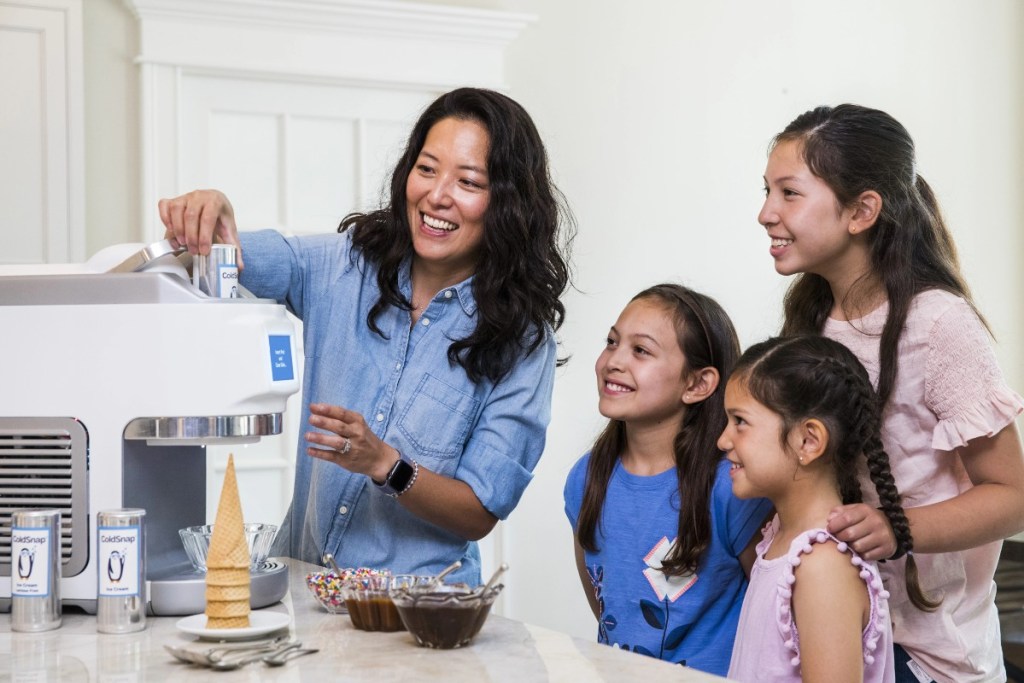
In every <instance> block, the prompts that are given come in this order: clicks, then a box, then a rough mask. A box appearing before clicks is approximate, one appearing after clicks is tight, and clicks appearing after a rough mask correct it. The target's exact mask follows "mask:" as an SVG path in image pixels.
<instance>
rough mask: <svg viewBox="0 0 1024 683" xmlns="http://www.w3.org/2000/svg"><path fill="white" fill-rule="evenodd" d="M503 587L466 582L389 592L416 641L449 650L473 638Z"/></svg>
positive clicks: (463, 644)
mask: <svg viewBox="0 0 1024 683" xmlns="http://www.w3.org/2000/svg"><path fill="white" fill-rule="evenodd" d="M502 588H504V586H503V585H502V584H498V585H496V586H493V587H491V588H488V589H486V590H485V589H484V587H483V586H480V587H478V588H472V589H471V588H469V586H467V585H465V584H461V585H458V584H453V585H442V586H421V587H413V588H408V587H399V588H395V589H394V590H392V591H390V593H389V596H390V598H391V601H392V603H394V605H395V608H396V609H397V610H398V616H399V617H400V618H401V619H402V623H403V624H404V625H405V628H406V630H408V631H409V633H411V634H412V635H413V637H414V638H415V639H416V642H417V643H419V644H420V645H422V646H423V647H432V648H437V649H440V650H450V649H452V648H456V647H463V646H465V645H469V643H471V642H472V640H473V638H474V637H476V634H477V633H479V632H480V629H481V628H482V627H483V625H484V622H485V621H486V620H487V615H488V614H490V611H491V605H492V604H494V600H495V598H497V597H498V594H499V593H500V592H501V590H502Z"/></svg>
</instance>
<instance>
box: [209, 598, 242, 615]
mask: <svg viewBox="0 0 1024 683" xmlns="http://www.w3.org/2000/svg"><path fill="white" fill-rule="evenodd" d="M249 612H250V609H249V599H248V598H246V599H245V600H226V601H224V602H219V601H215V600H207V601H206V616H207V617H209V618H215V619H224V618H227V617H248V616H249Z"/></svg>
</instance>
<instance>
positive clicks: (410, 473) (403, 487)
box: [370, 453, 420, 498]
mask: <svg viewBox="0 0 1024 683" xmlns="http://www.w3.org/2000/svg"><path fill="white" fill-rule="evenodd" d="M419 470H420V466H419V463H417V462H416V461H414V460H409V459H408V458H406V457H405V456H404V455H402V454H401V453H399V454H398V462H396V463H395V464H394V466H393V467H392V468H391V471H390V472H388V476H387V477H385V478H384V481H383V482H378V481H375V480H373V479H370V481H372V482H373V483H374V485H375V486H376V487H377V488H378V489H380V491H381V493H383V494H385V495H388V496H391V497H392V498H398V497H399V496H400V495H402V494H403V493H405V492H406V491H408V490H409V489H410V488H412V485H413V482H415V481H416V475H418V474H419Z"/></svg>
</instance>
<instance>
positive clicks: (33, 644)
mask: <svg viewBox="0 0 1024 683" xmlns="http://www.w3.org/2000/svg"><path fill="white" fill-rule="evenodd" d="M289 565H290V576H289V581H290V590H289V593H288V595H286V596H285V599H284V600H283V601H282V602H281V603H279V604H277V605H273V606H271V607H268V608H267V609H269V610H275V611H281V612H287V613H289V614H291V615H292V624H291V632H292V635H293V637H294V638H296V639H298V640H301V641H302V643H303V645H304V646H307V647H315V648H319V650H320V652H317V653H315V654H311V655H306V656H304V657H299V658H297V659H295V660H294V661H290V662H288V663H287V664H286V665H285V666H282V667H274V668H271V667H269V666H266V665H265V664H262V663H259V662H257V663H255V664H250V665H248V666H245V667H244V668H242V669H238V670H235V671H211V670H209V669H204V668H202V667H199V666H196V665H190V664H184V663H182V662H179V661H177V660H175V659H174V658H172V657H171V655H170V654H168V653H167V652H166V651H165V650H164V648H163V646H164V645H165V644H171V645H182V644H188V643H192V642H194V641H195V640H196V638H195V637H194V636H190V635H186V634H184V633H181V632H180V631H178V629H177V628H176V627H175V623H176V622H177V621H178V619H179V617H149V618H148V619H147V622H146V630H144V631H140V632H138V633H132V634H127V635H108V634H98V633H96V619H95V618H94V617H92V616H89V615H86V614H82V613H80V612H75V613H65V614H64V619H63V624H62V626H61V628H59V629H56V630H54V631H47V632H44V633H12V632H11V630H10V615H7V614H3V615H0V681H12V683H29V682H31V683H49V682H50V681H53V682H54V683H56V682H58V681H59V682H60V683H67V682H77V681H102V682H103V683H108V682H110V683H135V682H138V681H147V680H148V681H189V682H190V683H201V682H202V681H207V680H209V681H214V680H216V681H223V682H227V681H243V680H244V681H250V682H253V681H295V682H298V681H311V680H317V678H318V677H319V680H330V681H372V682H373V683H388V682H389V681H440V680H444V681H448V682H449V683H459V682H461V681H465V682H466V683H469V682H474V683H475V682H476V681H516V683H519V682H520V681H530V682H533V681H616V682H618V681H644V682H645V683H646V682H647V681H651V680H671V681H681V682H683V683H689V682H694V683H700V682H702V681H704V682H708V683H711V682H713V681H721V680H724V679H721V678H718V677H715V676H710V675H708V674H705V673H701V672H698V671H694V670H692V669H687V668H685V667H681V666H676V665H672V664H669V663H667V662H662V661H659V660H656V659H652V658H650V657H644V656H642V655H638V654H634V653H631V652H623V651H621V650H617V649H615V648H611V647H608V646H606V645H599V644H597V643H596V642H590V641H586V640H582V639H580V638H574V637H571V636H569V635H566V634H564V633H558V632H556V631H552V630H549V629H546V628H541V627H538V626H531V625H529V624H524V623H521V622H517V621H513V620H511V619H506V618H504V617H500V616H497V615H493V614H492V615H491V616H490V617H488V619H487V622H486V623H485V624H484V627H483V629H482V630H481V632H480V633H479V635H477V637H476V639H475V640H474V641H473V642H472V643H471V644H470V645H469V646H468V647H464V648H460V649H457V650H431V649H428V648H423V647H419V646H417V645H416V643H415V641H414V640H413V638H412V636H411V635H409V634H408V633H406V632H404V631H403V632H399V633H374V632H366V631H359V630H356V629H355V628H353V627H352V623H351V621H350V620H349V617H348V616H347V615H335V614H328V613H327V612H325V611H324V610H323V609H322V608H321V607H320V606H319V605H318V604H317V603H316V601H315V600H314V598H313V597H312V596H311V595H309V593H308V591H307V590H306V587H305V576H306V573H307V572H309V571H313V570H315V569H318V568H314V567H313V566H312V565H307V564H304V563H301V562H295V561H289Z"/></svg>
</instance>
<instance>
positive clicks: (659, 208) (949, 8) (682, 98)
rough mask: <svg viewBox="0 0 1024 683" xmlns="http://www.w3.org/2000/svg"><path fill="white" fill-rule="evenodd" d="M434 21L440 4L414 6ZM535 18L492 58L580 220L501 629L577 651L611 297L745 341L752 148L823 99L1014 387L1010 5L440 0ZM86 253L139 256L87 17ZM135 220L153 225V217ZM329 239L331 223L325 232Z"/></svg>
mask: <svg viewBox="0 0 1024 683" xmlns="http://www.w3.org/2000/svg"><path fill="white" fill-rule="evenodd" d="M434 4H443V3H434ZM451 4H459V5H462V6H473V7H482V8H490V9H501V10H509V11H517V12H529V13H532V14H535V15H537V16H538V18H539V21H538V22H537V23H536V24H535V25H533V26H531V27H529V28H527V29H526V31H525V32H524V34H523V35H522V36H521V37H520V38H519V39H518V40H517V41H516V42H515V43H514V44H513V45H512V47H511V48H510V49H509V52H508V55H507V56H508V64H509V69H508V74H507V76H508V83H509V86H510V93H511V94H512V95H513V96H514V97H516V99H518V100H519V101H520V102H522V103H523V104H524V106H526V108H527V109H528V110H529V111H530V112H531V113H532V114H533V116H534V118H535V120H536V121H537V123H538V126H539V127H540V129H541V132H542V134H543V135H544V138H545V140H546V141H547V144H548V146H549V152H550V154H551V159H552V164H553V167H554V170H555V174H556V179H557V181H558V182H559V184H560V185H561V187H562V189H563V190H564V191H565V192H566V194H567V195H568V197H569V200H570V202H571V203H572V206H573V208H574V210H575V212H576V216H577V218H578V220H579V224H580V233H579V238H578V240H577V242H576V251H575V262H576V273H577V280H576V284H577V287H578V288H579V290H580V291H579V292H574V293H572V294H570V295H569V296H568V297H567V307H568V322H567V323H566V325H565V326H564V327H563V329H562V335H561V336H562V341H563V344H564V351H565V352H567V353H570V354H572V356H573V360H572V362H571V363H570V364H569V366H568V367H567V368H565V369H563V370H562V371H561V372H560V374H559V377H558V381H557V384H556V388H555V406H554V415H553V423H552V427H551V429H550V432H549V441H548V444H549V445H548V449H547V452H546V454H545V456H544V458H543V459H542V460H541V463H540V465H539V467H538V469H537V473H536V479H535V481H534V483H533V484H532V485H531V487H530V488H529V489H528V490H527V492H526V495H525V497H524V499H523V502H522V504H521V505H520V507H519V509H517V510H516V512H515V513H514V514H513V515H512V517H511V519H510V521H509V522H508V523H507V524H506V535H507V536H506V537H507V539H508V554H509V561H510V563H511V564H512V570H511V571H510V572H509V574H508V575H507V580H506V584H507V585H508V587H509V594H508V598H509V600H508V603H507V608H506V613H507V614H508V615H509V616H512V617H515V618H519V619H523V620H526V621H530V622H533V623H536V624H540V625H544V626H549V627H552V628H556V629H559V630H565V631H570V632H572V633H575V634H577V635H583V636H586V637H592V636H593V634H594V622H593V619H592V617H590V616H589V611H588V608H587V606H586V603H585V600H584V598H583V593H582V589H581V588H580V587H579V585H578V584H579V582H578V580H577V578H576V575H575V571H574V568H573V563H572V550H571V534H570V530H569V528H568V524H567V523H566V522H565V521H564V515H563V514H562V495H561V491H562V484H563V481H564V478H565V474H566V473H567V471H568V469H569V467H570V466H571V465H572V463H573V462H574V461H575V460H576V458H577V457H578V456H579V455H580V454H581V453H582V451H584V450H585V449H586V448H587V446H588V444H589V442H590V441H591V439H592V438H593V437H594V435H595V434H596V431H597V430H598V429H599V427H600V425H601V423H602V420H601V418H600V416H599V415H598V413H597V411H596V400H595V398H596V395H595V388H594V380H593V372H592V366H593V361H594V359H595V357H596V354H597V353H598V350H599V349H600V347H601V344H602V342H603V339H604V334H605V332H606V331H607V328H608V325H609V324H610V323H611V322H612V321H613V320H614V318H615V317H616V315H617V314H618V311H619V310H620V308H621V307H622V306H623V304H624V303H625V302H626V301H627V300H628V298H629V297H630V296H632V295H633V294H635V293H636V292H637V291H639V290H640V289H641V288H643V287H645V286H647V285H649V284H652V283H654V282H658V281H663V280H676V281H681V282H684V283H685V284H688V285H690V286H692V287H695V288H697V289H700V290H702V291H705V292H707V293H709V294H711V295H713V296H715V297H717V298H718V299H719V300H720V301H721V303H722V304H723V305H724V306H725V307H726V309H727V310H728V311H729V312H730V313H731V314H732V316H733V319H734V321H735V322H736V325H737V327H738V329H739V332H740V335H741V339H742V341H743V342H744V343H745V344H746V343H749V342H752V341H755V340H757V339H759V338H762V337H764V336H767V335H769V334H771V333H772V332H774V331H775V330H776V329H777V326H778V322H779V301H780V299H781V295H782V292H783V291H784V289H785V286H786V285H787V282H786V281H785V280H784V279H783V278H780V277H778V276H777V275H776V274H775V272H774V270H773V268H772V263H771V259H770V257H769V256H768V255H767V241H766V239H765V237H764V234H763V230H762V229H761V228H760V226H758V225H757V223H756V221H755V216H756V213H757V210H758V208H759V206H760V202H761V197H762V194H761V174H762V172H763V170H764V162H765V149H766V145H767V143H768V141H769V140H770V138H771V136H772V135H774V134H775V133H776V132H778V130H780V129H781V128H782V127H783V126H784V125H785V124H786V123H788V122H789V121H790V120H791V119H792V118H793V117H794V116H796V115H797V114H799V113H801V112H803V111H804V110H806V109H808V108H810V107H812V106H814V105H817V104H822V103H829V104H837V103H840V102H844V101H852V102H857V103H860V104H866V105H870V106H875V107H878V108H881V109H885V110H887V111H889V112H890V113H892V114H893V115H895V116H896V117H897V118H898V119H900V120H901V121H902V122H903V123H904V124H905V125H906V126H907V127H908V128H909V129H910V131H911V133H912V134H913V135H914V136H915V139H916V140H917V143H918V150H919V161H920V168H921V173H922V174H923V175H924V176H925V177H926V178H927V179H928V181H929V182H930V183H931V184H932V185H933V187H934V188H935V190H936V192H937V193H938V195H939V198H940V200H941V201H942V202H943V205H944V208H945V210H946V214H947V218H948V220H949V222H950V224H951V225H952V228H953V230H954V232H955V235H956V239H957V242H958V244H959V245H960V249H961V256H962V258H963V261H964V269H965V271H966V274H967V277H968V279H969V281H970V282H971V284H972V286H973V287H974V292H975V295H976V297H977V299H978V303H979V304H980V306H981V308H982V310H983V311H984V312H985V313H986V314H987V315H988V317H989V320H990V322H991V323H992V325H993V327H994V329H995V331H996V333H997V336H998V337H999V341H1000V347H999V352H1000V358H1001V360H1002V363H1003V367H1004V369H1005V371H1006V372H1007V374H1008V376H1009V377H1010V379H1011V382H1012V383H1013V384H1014V386H1015V387H1017V388H1018V389H1019V390H1020V389H1024V358H1022V357H1021V354H1020V351H1019V349H1020V348H1021V342H1022V341H1024V315H1022V314H1021V313H1020V312H1018V310H1017V308H1018V307H1017V306H1016V302H1017V296H1016V292H1017V291H1019V289H1020V286H1021V277H1020V276H1019V275H1018V268H1017V267H1016V265H1017V263H1018V261H1019V259H1020V257H1021V255H1022V251H1024V250H1022V238H1020V237H1018V235H1017V233H1018V232H1019V229H1020V227H1021V223H1022V222H1024V221H1022V218H1024V195H1021V193H1019V192H1018V188H1019V187H1020V186H1022V185H1024V161H1022V160H1024V134H1022V130H1021V124H1020V123H1019V122H1020V121H1024V4H1021V3H1019V2H1017V1H1016V0H984V1H983V2H976V3H967V2H962V1H961V0H900V1H899V2H891V1H886V0H866V1H864V2H859V3H856V4H853V3H840V2H835V1H833V0H827V1H822V0H801V1H795V0H789V1H786V0H775V1H773V2H770V3H765V2H760V1H759V0H749V1H739V0H732V1H722V2H715V3H706V2H696V1H691V0H687V1H680V0H644V1H643V2H634V3H626V2H611V1H610V0H557V1H553V0H546V1H545V0H489V1H488V0H460V1H459V2H453V3H451ZM84 23H85V30H86V40H85V51H86V127H87V131H88V134H87V143H86V157H87V160H86V166H87V173H88V187H87V190H88V196H87V200H86V201H87V207H88V208H87V226H88V251H89V253H92V252H93V251H95V250H97V249H99V248H100V247H102V246H106V245H107V244H111V243H114V242H118V241H134V240H137V239H140V237H139V235H138V234H137V233H136V230H137V226H138V220H137V217H138V216H139V215H140V213H139V212H141V211H144V210H147V207H138V206H137V205H136V198H137V194H138V187H137V178H136V176H137V167H138V166H137V164H138V162H137V158H138V150H137V145H138V143H137V130H136V126H137V118H138V117H137V104H136V103H137V85H136V83H135V81H134V71H133V67H132V66H131V63H130V59H131V56H132V55H133V54H134V40H135V37H134V34H133V32H132V19H131V17H130V16H129V15H128V12H127V10H125V9H124V7H123V5H122V4H121V3H120V0H87V1H86V2H85V13H84ZM154 210H155V209H154ZM325 229H330V226H325Z"/></svg>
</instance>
